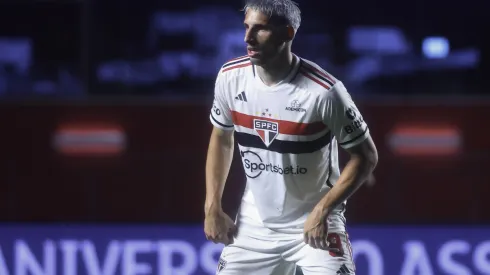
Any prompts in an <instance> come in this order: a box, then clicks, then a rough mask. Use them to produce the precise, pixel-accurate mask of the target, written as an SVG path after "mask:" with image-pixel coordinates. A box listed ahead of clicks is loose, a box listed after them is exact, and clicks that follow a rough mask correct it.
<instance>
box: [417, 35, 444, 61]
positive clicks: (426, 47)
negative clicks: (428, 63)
mask: <svg viewBox="0 0 490 275" xmlns="http://www.w3.org/2000/svg"><path fill="white" fill-rule="evenodd" d="M449 51H450V47H449V40H447V38H445V37H427V38H425V39H424V41H423V42H422V52H423V53H424V56H425V57H427V58H434V59H435V58H445V57H447V56H448V54H449Z"/></svg>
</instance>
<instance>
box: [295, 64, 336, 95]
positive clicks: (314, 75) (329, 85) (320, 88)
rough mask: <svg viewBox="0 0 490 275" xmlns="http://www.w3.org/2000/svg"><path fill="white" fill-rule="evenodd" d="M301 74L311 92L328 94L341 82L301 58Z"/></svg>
mask: <svg viewBox="0 0 490 275" xmlns="http://www.w3.org/2000/svg"><path fill="white" fill-rule="evenodd" d="M299 73H300V75H301V76H302V78H303V79H304V80H305V82H306V83H307V85H308V89H309V90H313V91H317V92H319V93H326V92H328V91H330V90H333V88H334V87H335V86H336V85H337V84H338V83H339V82H340V81H339V80H338V79H337V78H336V77H335V76H333V75H332V74H330V73H329V72H327V71H326V70H324V69H323V68H321V67H320V66H318V65H317V64H316V63H314V62H312V61H310V60H307V59H305V58H300V67H299Z"/></svg>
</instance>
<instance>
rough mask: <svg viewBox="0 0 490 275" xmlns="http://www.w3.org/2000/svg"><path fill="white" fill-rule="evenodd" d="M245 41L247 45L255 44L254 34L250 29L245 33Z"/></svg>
mask: <svg viewBox="0 0 490 275" xmlns="http://www.w3.org/2000/svg"><path fill="white" fill-rule="evenodd" d="M243 41H245V43H247V44H253V42H254V41H255V38H254V35H253V32H252V31H251V30H250V29H249V30H246V31H245V37H244V39H243Z"/></svg>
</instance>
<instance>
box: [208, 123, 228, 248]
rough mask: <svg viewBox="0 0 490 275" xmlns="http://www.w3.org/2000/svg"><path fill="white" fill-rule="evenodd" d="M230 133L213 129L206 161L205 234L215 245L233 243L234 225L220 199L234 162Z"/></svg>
mask: <svg viewBox="0 0 490 275" xmlns="http://www.w3.org/2000/svg"><path fill="white" fill-rule="evenodd" d="M233 149H234V139H233V131H225V130H221V129H219V128H216V127H213V131H212V133H211V138H210V141H209V147H208V154H207V160H206V201H205V206H204V211H205V221H204V232H205V234H206V238H208V240H211V241H213V242H215V243H218V242H219V243H224V244H229V243H231V242H232V241H233V233H234V232H235V230H236V229H235V228H236V227H235V224H234V222H233V220H232V219H231V218H230V217H229V216H228V215H227V214H225V213H224V212H223V209H222V207H221V198H222V196H223V190H224V187H225V183H226V178H227V177H228V173H229V170H230V165H231V161H232V158H233Z"/></svg>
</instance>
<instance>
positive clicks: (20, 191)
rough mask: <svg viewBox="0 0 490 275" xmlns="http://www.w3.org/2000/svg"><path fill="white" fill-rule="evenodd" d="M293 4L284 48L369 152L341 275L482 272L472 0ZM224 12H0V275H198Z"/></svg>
mask: <svg viewBox="0 0 490 275" xmlns="http://www.w3.org/2000/svg"><path fill="white" fill-rule="evenodd" d="M297 2H298V3H299V4H300V7H301V9H302V12H303V24H302V26H301V28H300V32H299V33H298V36H297V38H296V40H295V43H294V45H293V51H294V52H295V53H297V54H298V55H300V56H303V57H305V58H307V59H310V60H313V61H315V62H317V63H318V64H320V65H321V66H323V67H324V68H325V69H327V70H328V71H330V72H331V73H332V74H334V75H335V76H337V77H338V78H339V79H341V80H343V82H344V83H345V84H346V86H347V88H348V89H349V91H350V93H351V94H352V96H353V97H354V99H355V101H356V102H357V103H358V105H359V108H360V109H361V111H362V112H363V114H364V117H365V119H366V120H367V121H368V124H369V126H370V129H371V132H372V136H373V138H374V140H375V142H376V144H377V147H378V150H379V156H380V158H379V164H378V167H377V169H376V171H375V173H374V178H373V179H372V180H371V181H370V182H369V184H366V185H364V186H363V187H362V188H361V189H360V190H359V191H358V192H357V193H356V194H355V196H354V197H353V198H352V199H350V201H349V204H348V210H347V219H348V222H349V230H350V235H351V239H352V243H353V247H354V254H355V260H356V263H357V266H358V272H357V274H362V275H364V274H367V275H395V274H403V275H411V274H414V275H415V274H418V275H432V274H454V275H466V274H490V226H489V222H490V199H489V195H490V173H489V169H490V143H489V142H488V140H490V133H489V129H488V125H487V123H488V121H487V119H488V118H490V97H489V91H488V85H487V83H486V82H485V81H484V79H485V76H486V74H488V73H489V58H488V56H489V51H490V50H489V49H490V43H489V42H488V41H487V36H488V30H489V28H490V20H488V15H487V13H488V10H489V7H490V6H489V4H488V3H487V2H485V1H482V0H467V1H465V2H463V3H461V2H455V3H452V2H447V1H442V0H413V1H389V0H376V1H357V0H356V1H306V0H298V1H297ZM240 8H241V1H239V0H201V1H197V0H194V1H191V0H189V1H162V0H145V1H131V0H119V1H115V0H100V1H96V0H83V1H82V0H81V1H74V0H73V1H71V0H64V1H62V0H59V1H56V0H51V1H49V0H46V1H41V0H40V1H34V0H33V1H28V0H16V1H14V0H1V2H0V22H1V24H0V127H1V128H0V141H1V142H0V165H1V166H0V167H1V168H0V169H1V170H0V171H1V172H0V220H1V222H2V223H1V224H0V275H27V274H29V275H30V274H32V275H58V274H62V275H80V274H89V275H92V274H104V275H106V274H122V275H130V274H131V275H142V274H158V275H167V274H168V275H173V274H179V275H182V274H189V275H194V274H195V275H198V274H214V270H215V267H216V262H217V258H218V255H219V251H220V249H221V246H219V245H214V244H211V243H208V242H206V241H205V239H204V235H203V233H202V221H203V202H204V190H205V188H204V162H205V154H206V150H207V143H208V136H209V133H210V130H211V124H210V123H209V121H208V113H209V110H210V103H211V100H212V94H213V84H214V79H215V76H216V73H217V71H218V69H219V67H220V66H221V64H223V63H224V62H225V61H227V60H229V59H231V58H232V57H235V56H241V55H244V53H245V51H244V43H243V38H242V37H243V29H242V14H241V12H240V11H239V10H240ZM345 157H346V156H345V155H343V156H342V159H341V161H342V162H344V163H345V161H346V158H345ZM241 169H242V168H241V161H240V159H239V158H238V156H237V157H236V158H235V160H234V164H233V167H232V172H231V175H230V177H229V181H228V184H227V187H226V191H225V198H224V201H225V207H226V208H227V211H228V212H229V213H230V214H233V213H234V212H235V211H236V209H237V204H238V200H239V198H240V195H241V191H242V190H243V183H244V176H243V172H242V171H241Z"/></svg>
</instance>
